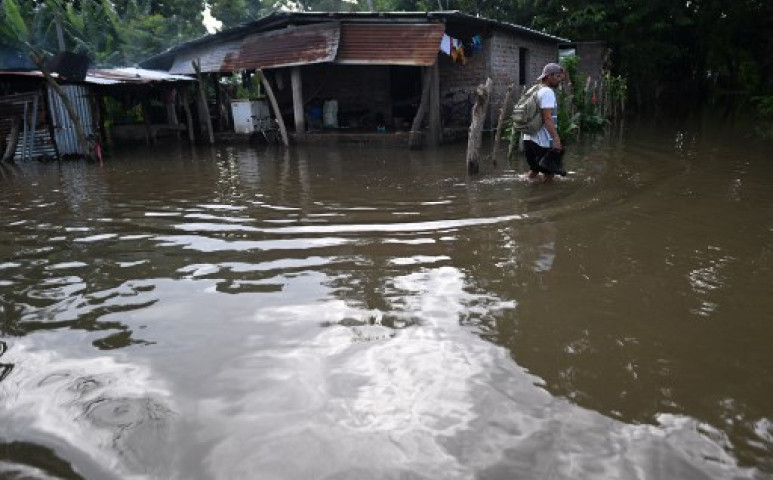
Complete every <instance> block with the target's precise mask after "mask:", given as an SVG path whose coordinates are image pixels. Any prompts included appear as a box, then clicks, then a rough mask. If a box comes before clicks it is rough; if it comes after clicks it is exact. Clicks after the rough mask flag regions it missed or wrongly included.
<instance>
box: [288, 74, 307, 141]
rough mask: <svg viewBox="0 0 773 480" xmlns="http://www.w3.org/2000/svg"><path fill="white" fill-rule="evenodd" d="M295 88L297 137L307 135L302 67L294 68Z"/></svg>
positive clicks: (292, 76)
mask: <svg viewBox="0 0 773 480" xmlns="http://www.w3.org/2000/svg"><path fill="white" fill-rule="evenodd" d="M290 80H291V82H292V88H293V116H294V117H295V135H303V134H304V133H306V122H305V120H306V119H305V118H304V114H303V88H302V87H303V85H302V82H301V67H293V69H292V72H291V74H290Z"/></svg>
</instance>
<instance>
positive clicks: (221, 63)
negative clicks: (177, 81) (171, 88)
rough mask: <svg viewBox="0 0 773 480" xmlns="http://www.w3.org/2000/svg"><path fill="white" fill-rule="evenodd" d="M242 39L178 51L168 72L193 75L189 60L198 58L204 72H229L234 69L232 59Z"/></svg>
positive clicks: (239, 47) (235, 56) (236, 54)
mask: <svg viewBox="0 0 773 480" xmlns="http://www.w3.org/2000/svg"><path fill="white" fill-rule="evenodd" d="M241 46H242V41H241V40H236V41H232V42H226V43H221V44H215V45H201V46H199V47H197V48H194V49H192V50H188V51H184V52H180V53H179V54H178V55H177V56H176V57H175V59H174V63H173V64H172V68H171V69H170V70H169V73H176V74H184V75H193V74H194V73H196V72H195V71H194V70H193V65H192V64H191V62H192V61H193V60H197V59H198V60H199V61H200V62H201V71H202V72H205V73H212V72H231V71H233V70H236V69H237V68H235V67H234V66H233V61H234V60H235V59H236V58H237V57H238V56H239V50H240V49H241Z"/></svg>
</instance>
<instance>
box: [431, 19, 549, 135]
mask: <svg viewBox="0 0 773 480" xmlns="http://www.w3.org/2000/svg"><path fill="white" fill-rule="evenodd" d="M519 48H526V49H528V55H527V63H528V64H527V65H523V66H522V65H519V53H518V52H519V50H518V49H519ZM556 61H558V45H557V43H553V42H543V41H539V40H532V39H530V38H527V37H520V36H514V35H512V34H510V33H504V32H495V33H494V34H493V35H492V36H491V37H490V38H486V39H484V40H483V51H482V52H480V53H478V54H476V55H474V56H473V57H472V58H470V59H469V60H468V62H467V64H466V65H460V64H455V63H453V62H452V61H451V57H449V56H448V55H446V54H444V53H440V54H438V66H439V72H440V99H441V103H442V101H443V99H444V98H449V97H450V95H451V94H456V93H457V92H465V93H473V100H474V92H475V89H476V87H477V86H478V85H480V84H483V83H485V82H486V78H489V77H491V81H492V86H493V88H492V95H491V99H490V101H491V104H490V108H489V114H488V118H487V124H486V128H491V125H494V126H495V122H496V121H497V119H498V118H499V109H500V108H501V107H502V103H503V102H504V99H505V94H506V91H507V86H508V85H509V84H510V83H515V84H516V87H518V86H519V85H518V73H519V71H520V68H526V83H527V84H528V85H531V84H533V83H534V82H535V81H536V79H537V77H538V76H539V74H540V73H541V72H542V67H543V66H544V65H545V64H546V63H548V62H556ZM518 92H520V90H518V91H517V92H516V94H517V93H518ZM456 97H457V98H458V97H459V95H458V94H457V95H456Z"/></svg>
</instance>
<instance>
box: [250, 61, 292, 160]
mask: <svg viewBox="0 0 773 480" xmlns="http://www.w3.org/2000/svg"><path fill="white" fill-rule="evenodd" d="M257 72H258V73H259V74H260V82H261V83H262V84H263V88H265V89H266V96H268V100H269V101H270V102H271V108H273V109H274V115H276V122H277V123H278V124H279V134H280V135H281V136H282V144H283V145H284V146H285V147H289V146H290V141H289V140H288V138H287V129H286V128H285V121H284V119H283V118H282V112H281V111H280V110H279V104H278V103H276V97H275V96H274V89H273V88H271V83H269V81H268V79H267V78H266V75H265V74H264V73H263V70H257Z"/></svg>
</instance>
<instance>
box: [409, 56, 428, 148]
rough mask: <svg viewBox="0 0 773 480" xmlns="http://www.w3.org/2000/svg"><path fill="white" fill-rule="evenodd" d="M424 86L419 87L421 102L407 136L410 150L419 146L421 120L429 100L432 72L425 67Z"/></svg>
mask: <svg viewBox="0 0 773 480" xmlns="http://www.w3.org/2000/svg"><path fill="white" fill-rule="evenodd" d="M422 77H423V80H424V87H423V88H422V89H421V102H419V109H418V110H417V111H416V116H415V117H413V124H412V125H411V133H410V134H409V136H408V148H410V149H411V150H418V149H419V148H421V141H422V138H421V132H419V129H420V128H421V122H423V121H424V114H425V113H427V106H428V105H429V101H430V98H429V96H430V88H431V86H432V73H431V71H430V70H429V69H425V71H424V75H422Z"/></svg>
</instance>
